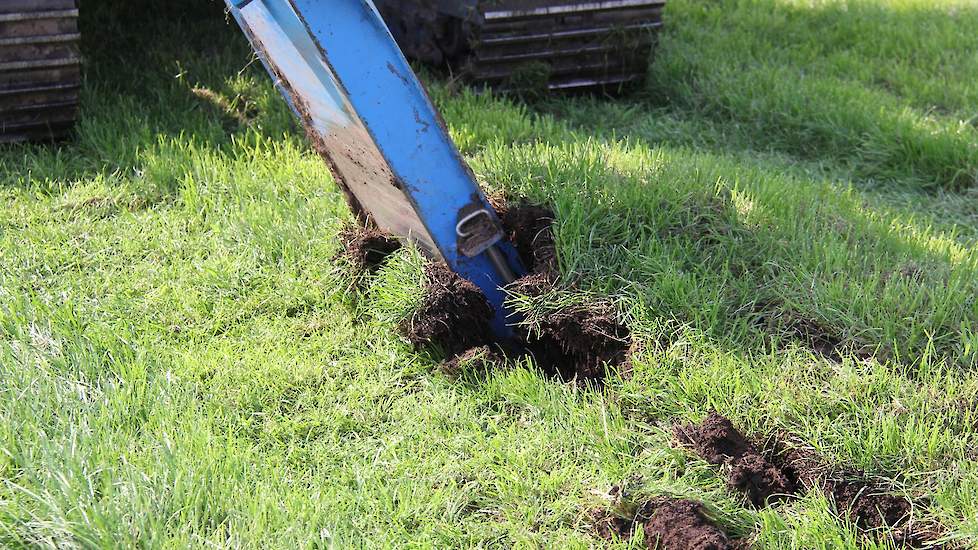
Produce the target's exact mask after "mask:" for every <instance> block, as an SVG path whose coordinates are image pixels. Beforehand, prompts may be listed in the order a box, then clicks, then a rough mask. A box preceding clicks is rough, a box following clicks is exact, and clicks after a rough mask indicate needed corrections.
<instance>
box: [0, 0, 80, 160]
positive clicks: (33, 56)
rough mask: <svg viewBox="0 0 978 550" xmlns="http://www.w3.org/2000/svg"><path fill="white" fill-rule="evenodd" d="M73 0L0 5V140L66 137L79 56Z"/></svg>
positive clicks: (74, 108)
mask: <svg viewBox="0 0 978 550" xmlns="http://www.w3.org/2000/svg"><path fill="white" fill-rule="evenodd" d="M77 19H78V9H77V8H76V6H75V1H74V0H3V1H0V142H9V141H20V140H31V139H51V138H56V137H59V136H61V135H63V134H65V133H67V132H68V131H69V130H70V129H71V128H72V125H73V124H74V121H75V118H76V117H77V112H78V93H79V90H80V87H81V55H80V54H79V51H78V41H79V39H80V35H79V33H78V22H77Z"/></svg>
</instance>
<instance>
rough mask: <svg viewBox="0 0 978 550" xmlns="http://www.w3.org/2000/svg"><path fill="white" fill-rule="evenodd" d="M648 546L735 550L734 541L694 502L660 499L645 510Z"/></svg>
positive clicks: (640, 516)
mask: <svg viewBox="0 0 978 550" xmlns="http://www.w3.org/2000/svg"><path fill="white" fill-rule="evenodd" d="M639 520H641V521H643V522H644V523H645V527H644V530H645V543H646V544H647V545H648V547H649V548H653V549H661V550H733V549H734V548H736V547H737V545H735V544H734V542H733V541H731V540H730V538H729V537H728V536H727V534H726V533H724V532H723V530H721V529H720V528H719V527H717V526H716V524H714V523H713V522H712V521H711V520H710V519H709V518H708V517H707V516H706V514H705V513H704V510H703V505H702V504H700V503H699V502H694V501H692V500H673V499H658V500H654V501H652V502H649V503H648V504H646V505H645V506H643V507H642V510H641V511H639V514H638V515H637V516H636V521H639Z"/></svg>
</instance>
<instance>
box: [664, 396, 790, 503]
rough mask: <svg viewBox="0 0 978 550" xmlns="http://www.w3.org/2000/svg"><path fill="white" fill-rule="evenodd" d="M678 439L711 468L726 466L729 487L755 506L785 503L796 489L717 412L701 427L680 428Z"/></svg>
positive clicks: (782, 472) (677, 432)
mask: <svg viewBox="0 0 978 550" xmlns="http://www.w3.org/2000/svg"><path fill="white" fill-rule="evenodd" d="M676 435H677V438H678V439H679V440H680V441H681V442H683V443H685V444H687V445H690V446H691V447H693V449H695V450H696V452H697V454H699V455H700V456H701V457H702V458H703V459H704V460H706V461H707V462H709V463H710V464H718V465H719V464H723V465H725V466H726V467H727V472H728V476H727V484H728V485H729V486H730V487H731V488H732V489H735V490H737V491H739V492H741V493H743V494H745V495H746V496H747V499H748V500H750V502H751V503H752V504H753V505H754V506H757V507H762V506H764V505H766V504H767V503H769V502H776V501H779V500H783V499H785V498H787V497H788V496H789V495H791V494H794V493H795V491H796V489H797V486H796V484H795V482H794V481H793V480H792V479H791V478H790V477H789V476H788V475H787V474H786V473H785V472H784V471H782V470H781V469H780V468H778V467H777V466H775V465H774V464H772V463H771V462H770V461H768V460H767V458H765V457H764V456H763V455H762V454H761V452H760V451H758V450H757V448H756V447H754V445H753V444H752V443H751V442H750V441H749V440H748V439H747V438H746V437H744V435H743V434H742V433H740V432H739V431H737V429H736V428H735V427H734V426H733V423H731V422H730V420H729V419H727V418H725V417H723V416H720V415H719V414H717V413H716V412H711V413H710V414H709V415H707V417H706V419H705V420H703V422H702V423H700V424H699V425H696V426H685V427H680V428H678V429H677V430H676Z"/></svg>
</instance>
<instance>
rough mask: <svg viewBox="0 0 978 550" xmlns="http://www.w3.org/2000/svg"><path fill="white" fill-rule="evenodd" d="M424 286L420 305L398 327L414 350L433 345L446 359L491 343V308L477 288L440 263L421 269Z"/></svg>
mask: <svg viewBox="0 0 978 550" xmlns="http://www.w3.org/2000/svg"><path fill="white" fill-rule="evenodd" d="M425 275H426V276H427V278H428V286H427V287H426V288H425V294H424V297H423V298H422V301H421V306H420V307H419V308H418V309H417V311H415V312H414V315H412V316H411V317H410V318H409V319H407V320H406V321H405V322H404V323H402V324H401V327H400V328H401V332H402V333H403V334H404V335H405V336H407V339H408V340H409V341H410V342H411V343H412V344H414V345H415V347H418V348H420V347H424V346H435V347H437V348H440V349H441V351H443V352H445V354H446V356H448V357H452V356H457V355H460V354H462V353H463V352H465V351H466V350H469V349H471V348H477V347H480V346H485V345H488V344H490V343H492V331H491V330H490V328H489V323H490V321H491V320H492V317H493V309H492V306H491V305H490V304H489V301H488V300H486V297H485V295H483V294H482V291H481V290H479V287H477V286H475V285H474V284H472V283H470V282H469V281H466V280H465V279H463V278H461V277H459V276H458V275H456V274H455V272H453V271H451V270H450V269H448V267H447V266H445V265H444V264H440V263H432V264H428V266H427V267H426V268H425Z"/></svg>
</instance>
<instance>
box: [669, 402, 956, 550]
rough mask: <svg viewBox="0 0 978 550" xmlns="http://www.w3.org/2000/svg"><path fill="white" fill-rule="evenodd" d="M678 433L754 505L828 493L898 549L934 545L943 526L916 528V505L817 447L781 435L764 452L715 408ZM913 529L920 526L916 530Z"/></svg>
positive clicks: (854, 520)
mask: <svg viewBox="0 0 978 550" xmlns="http://www.w3.org/2000/svg"><path fill="white" fill-rule="evenodd" d="M676 437H677V439H679V441H680V442H682V443H683V444H686V445H688V446H690V447H692V448H693V449H694V450H695V451H696V453H697V454H699V455H700V456H701V457H702V458H703V459H704V460H706V461H707V462H709V463H711V464H717V465H723V466H724V468H725V469H726V471H727V472H728V478H727V483H728V485H729V486H730V487H731V488H733V489H735V490H738V491H740V492H742V493H744V494H746V495H747V498H748V499H749V500H750V501H751V502H752V503H753V504H754V505H755V506H758V507H760V506H763V505H764V504H765V503H769V502H772V501H773V500H780V499H785V498H789V497H790V495H793V494H797V493H800V492H801V491H802V490H804V489H817V490H821V491H823V492H824V493H825V494H827V495H829V496H830V497H831V499H832V501H833V502H834V503H835V508H836V511H837V513H838V514H840V515H845V516H846V517H847V518H848V519H849V521H851V522H852V523H853V524H855V525H856V527H858V528H859V529H860V530H862V531H864V532H865V533H866V535H867V536H870V534H871V533H876V534H878V535H881V536H886V537H888V538H890V539H891V540H892V541H893V542H894V543H895V544H896V545H897V546H898V547H909V548H923V547H928V548H931V547H934V546H933V544H932V542H931V541H933V540H935V539H936V538H938V536H939V533H940V532H941V531H942V529H940V528H939V527H938V526H921V525H917V526H912V525H911V520H912V517H911V511H912V510H913V507H914V506H913V503H912V502H911V501H909V500H907V499H906V498H904V497H902V496H900V495H895V494H893V493H892V491H889V490H887V488H886V487H884V486H882V485H880V484H874V483H871V482H868V481H863V479H865V474H863V473H862V472H856V471H845V472H837V473H834V474H833V469H832V467H831V466H830V465H829V464H827V463H826V462H825V461H824V460H823V459H821V458H820V457H819V456H817V455H816V454H815V453H814V452H813V451H808V450H804V449H803V448H801V447H799V446H792V445H789V444H788V443H787V441H788V439H789V436H787V435H786V434H779V435H778V436H776V437H774V438H772V440H771V441H770V442H769V443H768V444H766V445H765V447H766V448H765V449H764V450H763V451H759V450H758V448H757V447H756V446H755V445H754V444H753V443H752V442H751V440H750V439H748V438H747V437H746V436H744V434H742V433H741V432H739V431H738V430H737V429H736V428H735V427H734V426H733V423H731V422H730V420H729V419H727V418H725V417H723V416H721V415H719V414H717V413H716V412H711V413H710V414H708V415H707V417H706V419H705V420H704V421H703V422H702V423H700V424H698V425H694V426H684V427H680V428H677V430H676ZM913 527H916V529H914V528H913Z"/></svg>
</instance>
